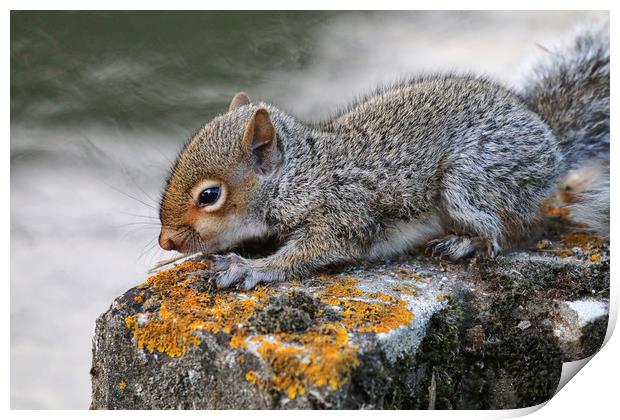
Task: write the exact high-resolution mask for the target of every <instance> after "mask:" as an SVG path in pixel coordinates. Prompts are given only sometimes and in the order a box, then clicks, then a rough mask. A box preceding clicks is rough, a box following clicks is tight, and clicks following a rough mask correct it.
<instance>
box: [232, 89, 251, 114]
mask: <svg viewBox="0 0 620 420" xmlns="http://www.w3.org/2000/svg"><path fill="white" fill-rule="evenodd" d="M249 103H250V98H248V95H246V94H245V92H238V93H237V94H236V95H235V96H234V97H233V98H232V101H230V106H229V107H228V112H230V111H234V110H235V109H237V108H239V107H240V106H243V105H248V104H249Z"/></svg>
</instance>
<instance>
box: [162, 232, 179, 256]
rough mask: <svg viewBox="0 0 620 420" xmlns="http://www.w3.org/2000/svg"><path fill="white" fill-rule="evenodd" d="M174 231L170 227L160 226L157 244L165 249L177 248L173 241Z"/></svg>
mask: <svg viewBox="0 0 620 420" xmlns="http://www.w3.org/2000/svg"><path fill="white" fill-rule="evenodd" d="M174 237H175V232H174V231H173V230H171V229H166V228H161V232H160V233H159V246H160V247H162V248H163V249H165V250H166V251H174V250H176V249H177V244H176V243H175V241H174Z"/></svg>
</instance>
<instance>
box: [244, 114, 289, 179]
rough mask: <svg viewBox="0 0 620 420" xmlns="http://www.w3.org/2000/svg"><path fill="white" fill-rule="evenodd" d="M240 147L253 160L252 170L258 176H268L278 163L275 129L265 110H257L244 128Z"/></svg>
mask: <svg viewBox="0 0 620 420" xmlns="http://www.w3.org/2000/svg"><path fill="white" fill-rule="evenodd" d="M242 147H243V148H244V150H245V151H246V152H247V153H249V154H251V156H252V158H253V159H254V169H255V170H256V172H257V173H258V174H259V175H268V174H270V173H271V172H273V170H274V169H276V167H277V165H278V164H279V162H280V159H279V152H278V145H277V138H276V129H275V128H274V126H273V124H272V123H271V119H270V118H269V114H268V113H267V110H265V108H259V109H257V110H256V111H255V112H254V114H253V115H252V118H250V122H248V125H247V126H246V127H245V133H244V134H243V142H242Z"/></svg>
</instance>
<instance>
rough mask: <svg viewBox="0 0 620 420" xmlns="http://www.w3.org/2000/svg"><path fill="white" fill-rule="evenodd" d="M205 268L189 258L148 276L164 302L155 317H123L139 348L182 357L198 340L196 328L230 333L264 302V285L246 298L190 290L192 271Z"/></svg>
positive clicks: (194, 279) (232, 293)
mask: <svg viewBox="0 0 620 420" xmlns="http://www.w3.org/2000/svg"><path fill="white" fill-rule="evenodd" d="M207 268H208V264H206V263H201V262H191V261H189V262H184V263H182V264H180V265H178V266H176V267H174V268H172V269H169V270H165V271H162V272H159V273H157V274H155V275H153V276H151V277H149V279H148V280H147V282H146V283H147V284H148V285H150V286H151V287H152V289H153V290H154V291H156V292H157V293H159V297H160V299H161V300H162V302H163V303H162V304H161V306H160V308H159V313H158V314H157V315H158V316H150V317H149V318H148V321H147V322H146V323H145V324H144V325H140V323H139V322H138V320H137V316H136V315H130V316H128V317H127V318H125V325H126V326H127V327H128V328H129V329H131V330H133V334H134V337H135V339H136V343H137V345H138V348H140V349H144V348H146V349H147V350H148V351H149V352H151V353H152V352H153V351H155V350H157V351H159V352H162V353H166V354H168V355H169V356H172V357H178V356H182V355H183V354H185V353H186V352H187V349H188V347H189V346H191V345H197V344H199V343H200V337H199V336H198V335H197V334H196V332H197V331H205V332H210V333H214V334H216V333H218V332H220V331H222V332H225V333H230V332H231V331H232V330H233V329H236V328H237V325H239V324H241V323H244V322H247V320H248V319H249V318H250V317H251V316H252V315H253V314H254V309H255V308H256V306H257V304H258V303H259V302H260V303H261V304H265V303H266V291H265V290H264V288H257V289H256V290H255V291H253V292H250V293H248V294H247V295H246V297H245V298H241V297H240V296H239V294H238V293H237V292H234V291H231V292H228V293H218V294H216V295H214V296H213V295H211V294H209V293H201V292H198V291H196V290H194V289H192V288H191V287H190V285H191V284H192V283H194V282H195V281H196V278H195V277H193V276H191V274H194V273H195V272H196V271H199V270H205V269H207ZM188 274H190V275H189V276H186V275H188Z"/></svg>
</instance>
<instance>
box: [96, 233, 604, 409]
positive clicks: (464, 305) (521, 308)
mask: <svg viewBox="0 0 620 420" xmlns="http://www.w3.org/2000/svg"><path fill="white" fill-rule="evenodd" d="M608 298H609V255H608V248H607V244H606V243H603V242H602V241H600V240H598V239H597V238H593V237H589V236H587V235H582V234H572V235H566V236H564V237H556V238H554V240H553V241H541V242H540V243H538V244H537V245H536V246H533V247H532V249H531V250H529V251H527V252H517V253H511V254H507V255H506V256H502V257H500V258H499V259H498V260H496V261H493V262H485V263H483V262H475V261H468V262H464V263H461V264H446V263H441V262H437V261H435V260H431V259H428V258H424V257H420V256H417V257H416V256H409V257H407V258H405V259H403V260H402V261H397V262H393V263H390V264H384V265H368V266H364V267H358V268H356V269H351V270H348V271H345V272H343V273H337V274H334V273H332V274H330V275H324V276H319V277H315V278H311V279H305V280H303V281H298V282H293V283H284V284H277V285H271V286H269V287H259V288H257V289H256V290H254V291H252V292H248V293H241V292H238V291H215V290H213V288H212V283H211V272H210V271H209V264H208V262H202V261H190V262H185V263H182V264H180V265H178V266H177V267H175V268H172V269H169V270H164V271H162V272H160V273H158V274H156V275H154V276H152V277H151V278H149V280H148V281H147V282H146V283H144V284H142V285H140V286H137V287H135V288H133V289H130V290H129V291H127V292H126V293H125V294H124V295H123V296H121V297H119V298H117V299H116V300H115V301H114V302H113V303H112V306H111V307H110V309H109V310H108V311H107V312H105V313H104V314H102V315H101V316H100V317H99V318H98V320H97V323H96V330H95V336H94V339H93V367H92V370H91V375H92V383H93V397H92V405H91V408H95V409H100V408H110V409H111V408H132V409H134V408H216V409H221V408H437V409H445V408H472V409H475V408H516V407H525V406H531V405H534V404H538V403H541V402H543V401H545V400H547V399H548V398H550V397H551V396H552V395H553V393H554V391H555V389H556V387H557V383H558V381H559V378H560V372H561V364H562V362H563V361H569V360H576V359H578V358H583V357H586V356H588V355H591V354H592V353H593V352H595V351H596V350H597V349H598V348H599V347H600V345H601V343H602V340H603V337H604V336H605V331H606V326H607V311H608Z"/></svg>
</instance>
